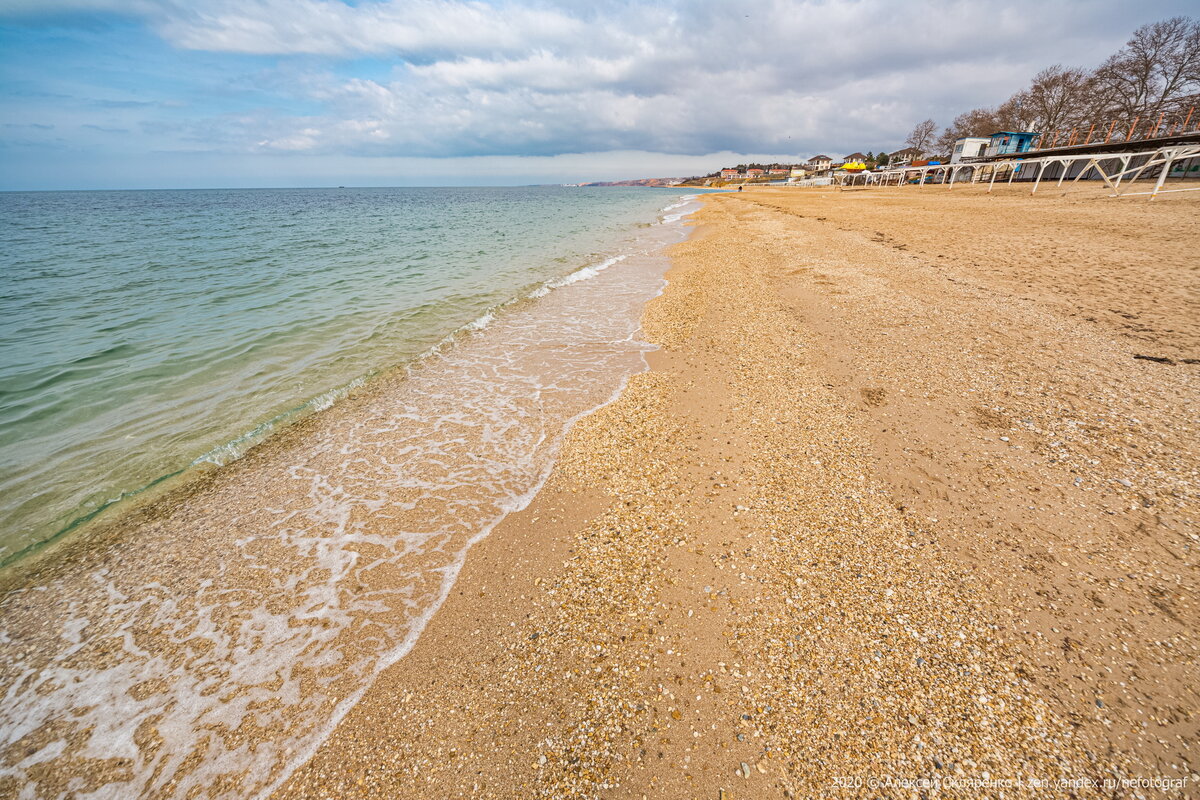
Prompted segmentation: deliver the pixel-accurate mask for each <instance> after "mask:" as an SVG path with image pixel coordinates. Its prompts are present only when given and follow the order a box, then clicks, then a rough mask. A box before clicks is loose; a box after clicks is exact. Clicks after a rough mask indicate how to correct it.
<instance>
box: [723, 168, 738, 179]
mask: <svg viewBox="0 0 1200 800" xmlns="http://www.w3.org/2000/svg"><path fill="white" fill-rule="evenodd" d="M739 177H742V174H741V173H740V172H738V171H737V170H736V169H723V170H721V180H723V181H735V180H737V179H738V178H739Z"/></svg>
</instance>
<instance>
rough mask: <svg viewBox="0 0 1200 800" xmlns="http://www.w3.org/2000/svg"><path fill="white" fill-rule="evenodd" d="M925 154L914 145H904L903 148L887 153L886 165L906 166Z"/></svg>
mask: <svg viewBox="0 0 1200 800" xmlns="http://www.w3.org/2000/svg"><path fill="white" fill-rule="evenodd" d="M924 155H925V154H924V153H923V152H921V151H920V150H918V149H917V148H915V147H905V148H904V149H903V150H897V151H896V152H894V153H888V165H889V166H892V167H906V166H908V165H909V164H911V163H912V162H914V161H918V160H920V159H921V157H923V156H924Z"/></svg>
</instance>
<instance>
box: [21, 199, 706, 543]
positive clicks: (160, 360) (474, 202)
mask: <svg viewBox="0 0 1200 800" xmlns="http://www.w3.org/2000/svg"><path fill="white" fill-rule="evenodd" d="M681 194H683V193H682V192H675V193H672V192H667V191H661V190H645V189H621V188H593V189H587V188H558V187H531V188H478V189H475V188H471V189H459V188H454V189H450V188H447V189H418V188H403V189H400V188H398V189H297V190H204V191H136V192H39V193H4V194H0V284H2V286H3V289H2V291H0V562H4V561H9V560H12V559H14V558H15V557H17V556H18V555H19V554H20V553H22V552H23V551H26V550H28V549H29V548H31V547H33V546H36V545H37V544H38V543H41V542H44V541H46V540H47V539H49V538H51V537H53V536H55V535H56V534H57V533H59V532H61V531H63V530H65V529H67V528H69V527H70V526H72V525H73V524H75V523H77V522H79V521H80V520H83V519H86V518H87V517H88V516H89V515H91V514H93V513H95V512H96V511H98V510H100V509H103V508H105V507H106V506H108V505H109V504H111V503H113V502H114V501H116V500H119V499H120V498H122V497H124V496H127V495H129V494H130V493H135V492H137V491H139V490H140V489H142V488H144V487H146V486H147V485H150V484H152V483H154V482H155V481H157V480H160V479H161V478H163V477H164V476H169V475H172V474H175V473H178V472H179V471H181V470H184V469H186V468H187V467H188V466H189V465H191V464H193V463H196V462H198V461H204V460H208V461H213V462H217V463H223V462H225V461H227V460H229V459H231V458H233V457H236V455H238V454H239V453H240V452H241V451H242V450H244V449H245V448H246V447H247V446H249V445H251V444H253V443H254V442H256V441H258V440H259V439H261V438H262V437H263V436H264V435H266V434H268V433H269V432H270V431H271V430H272V429H274V428H276V427H278V426H279V425H280V424H282V423H285V422H286V421H288V420H289V419H290V418H294V417H295V416H298V415H299V414H302V413H304V412H306V411H307V410H311V409H313V408H316V407H320V406H322V405H325V404H327V403H328V402H330V401H332V400H333V399H335V398H336V396H337V393H338V392H339V390H342V389H344V388H345V387H347V386H348V385H351V384H353V383H354V382H355V381H358V380H361V379H362V378H364V376H369V375H371V374H372V373H374V372H376V371H379V370H383V369H386V368H388V367H391V366H394V365H397V364H402V363H405V362H406V361H408V360H410V359H412V358H414V357H416V356H418V355H419V354H420V353H422V352H424V351H427V350H428V349H429V348H430V347H432V346H434V345H436V344H437V343H438V342H439V341H441V340H442V339H444V338H445V337H446V336H448V335H450V334H451V333H452V332H453V331H455V330H457V329H460V328H462V327H463V326H464V325H469V324H471V323H472V322H473V321H478V320H481V319H483V320H486V319H487V315H488V313H489V310H491V309H494V308H495V307H496V306H497V305H499V304H502V303H505V302H506V301H508V300H510V299H512V298H514V297H518V296H522V295H523V294H524V293H527V292H528V291H529V290H530V289H531V288H534V287H537V286H538V285H540V284H543V283H544V282H546V281H552V280H554V279H555V278H556V277H560V276H564V275H568V274H571V273H573V272H575V271H577V270H579V269H580V268H583V267H586V266H588V265H595V264H602V263H604V262H605V260H606V259H608V258H610V257H612V256H613V254H614V253H615V252H616V248H618V246H619V245H618V243H619V242H620V241H621V240H622V237H623V236H625V235H626V234H627V233H628V232H629V230H630V229H631V228H633V227H634V226H636V225H637V224H639V223H647V222H652V221H654V220H655V218H656V212H658V211H659V210H660V209H662V208H663V207H664V206H667V205H670V204H671V203H673V202H675V201H676V198H677V197H678V196H679V195H681Z"/></svg>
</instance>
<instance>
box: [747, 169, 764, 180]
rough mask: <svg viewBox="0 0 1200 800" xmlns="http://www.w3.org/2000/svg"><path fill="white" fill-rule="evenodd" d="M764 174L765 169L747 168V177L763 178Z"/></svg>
mask: <svg viewBox="0 0 1200 800" xmlns="http://www.w3.org/2000/svg"><path fill="white" fill-rule="evenodd" d="M762 176H763V171H762V170H761V169H757V168H755V169H748V170H746V177H747V178H761V177H762Z"/></svg>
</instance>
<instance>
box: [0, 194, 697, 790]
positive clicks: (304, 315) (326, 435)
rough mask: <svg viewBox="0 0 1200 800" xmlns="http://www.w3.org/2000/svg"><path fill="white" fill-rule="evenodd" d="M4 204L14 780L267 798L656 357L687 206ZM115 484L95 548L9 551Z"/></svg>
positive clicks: (491, 198)
mask: <svg viewBox="0 0 1200 800" xmlns="http://www.w3.org/2000/svg"><path fill="white" fill-rule="evenodd" d="M0 203H2V204H3V207H2V208H0V220H2V221H0V252H3V253H4V258H5V262H4V267H3V272H2V273H0V274H2V275H3V278H4V292H3V299H2V300H0V358H2V360H0V364H3V367H2V373H0V390H2V392H3V394H0V433H2V435H3V437H4V438H3V441H2V443H0V481H2V485H0V503H2V506H0V510H2V511H3V514H4V523H3V525H4V527H3V528H0V532H2V534H3V537H4V543H5V547H6V552H7V554H8V557H9V558H10V560H12V559H14V558H15V559H16V561H17V563H16V564H14V565H12V566H10V567H9V568H7V569H5V570H4V571H3V572H0V582H2V584H3V586H4V591H3V592H0V644H7V645H8V646H0V752H4V753H6V754H8V757H6V758H5V759H0V787H8V788H9V789H10V790H12V789H13V787H20V791H19V794H18V796H21V797H75V796H79V797H82V796H87V797H90V798H94V800H110V799H111V800H124V798H128V797H170V798H181V799H182V798H197V797H206V798H222V799H224V798H230V800H233V799H235V798H236V799H237V800H241V798H264V797H268V796H270V795H271V793H272V792H273V791H274V789H275V788H277V787H279V786H280V785H282V784H283V782H285V781H286V780H287V779H288V776H289V775H291V774H292V773H293V772H294V770H295V769H296V768H297V767H298V765H300V764H301V763H303V762H304V761H306V760H307V759H308V758H309V757H310V756H311V755H312V754H313V753H315V752H316V751H317V750H318V749H319V748H320V747H321V745H322V743H323V742H324V741H325V739H326V737H327V736H328V735H329V733H330V732H331V731H332V730H333V729H334V728H335V727H336V726H337V724H338V722H339V720H341V719H342V718H344V716H345V715H346V714H347V713H349V712H350V710H351V709H352V708H353V707H354V706H355V705H356V704H357V703H358V702H359V700H360V699H361V698H362V697H364V696H365V693H366V692H368V691H369V690H370V687H371V685H372V684H373V682H374V681H375V679H376V678H377V676H379V675H380V674H381V672H382V671H383V670H385V669H387V668H388V667H389V666H390V665H392V664H395V663H396V662H397V661H399V660H400V659H402V658H403V657H404V656H405V655H406V654H407V653H408V652H409V651H410V650H411V648H412V647H413V646H414V644H415V643H416V641H417V639H418V638H419V637H420V636H421V633H422V631H423V630H424V629H425V626H426V625H427V624H428V622H429V620H430V619H431V618H432V617H433V615H434V614H436V613H437V610H438V609H439V608H440V607H441V605H442V603H443V602H444V601H445V599H446V598H447V597H448V596H449V593H450V592H451V590H452V588H453V586H454V583H455V580H456V578H457V576H458V574H459V571H460V570H461V569H462V567H463V565H464V564H465V562H466V560H467V559H468V557H469V551H470V549H471V547H472V546H473V545H474V544H475V543H476V542H478V541H480V540H481V539H482V538H484V537H485V536H488V535H489V534H490V533H491V532H492V531H493V530H494V529H495V528H496V526H498V525H499V524H500V523H501V522H502V521H503V520H504V518H505V517H506V516H507V515H508V514H510V513H512V512H513V511H515V510H518V509H521V508H524V507H525V506H526V505H527V504H528V503H529V502H530V501H531V500H532V498H533V497H534V495H535V494H536V493H537V491H538V490H539V488H540V487H541V486H542V485H543V482H544V481H545V480H546V479H547V478H548V477H549V475H550V472H551V470H552V468H553V465H554V462H555V460H556V458H557V454H558V452H559V450H560V448H561V446H562V445H563V443H564V441H565V438H566V436H567V432H568V431H569V430H570V427H571V425H572V424H573V423H574V422H575V421H576V420H578V419H580V418H582V417H583V416H584V415H586V414H588V413H589V412H591V411H592V410H594V409H596V408H598V407H600V406H601V405H603V404H604V403H606V402H608V401H609V400H611V399H612V398H613V397H615V396H616V394H617V393H618V392H619V391H620V389H621V387H622V386H623V385H624V384H625V382H626V381H627V380H629V379H630V377H631V376H633V375H634V374H636V373H638V372H640V371H643V370H645V369H646V368H647V367H648V364H647V361H646V358H645V354H646V352H647V351H649V350H651V349H653V346H652V345H651V344H648V343H647V342H645V341H642V338H641V335H640V319H641V314H642V310H643V309H644V307H645V304H646V303H647V302H648V301H649V300H651V299H652V298H653V297H655V296H656V295H657V294H658V293H659V292H660V291H662V289H663V287H664V285H665V281H664V277H663V276H664V272H665V271H666V268H667V265H668V259H667V249H666V248H668V247H669V246H670V245H671V244H673V243H676V242H679V241H682V240H683V239H684V238H685V237H686V236H687V231H688V228H687V226H686V225H685V224H684V222H683V217H684V216H686V215H687V214H689V213H691V211H693V210H695V209H696V208H697V207H698V206H699V203H697V202H695V200H694V198H689V197H687V196H686V195H685V194H684V193H683V192H674V191H655V190H639V189H632V190H626V189H611V188H604V189H577V188H528V189H478V190H477V189H394V190H354V191H347V190H310V191H220V192H117V193H79V194H25V195H0ZM346 387H358V388H356V389H355V391H353V393H351V394H349V396H347V394H348V393H347V392H346V391H345V390H346ZM318 410H319V412H320V413H315V414H313V415H311V416H309V417H308V418H307V420H306V422H305V424H304V425H302V426H297V427H291V428H286V431H287V433H285V434H284V435H277V436H273V435H271V434H272V431H280V430H283V429H285V426H286V425H287V423H288V422H289V421H291V420H294V419H297V418H298V417H300V416H301V415H304V414H305V413H306V412H308V411H318ZM257 442H261V445H260V446H258V447H256V448H254V449H253V450H252V451H250V452H246V451H247V449H248V448H249V446H250V445H252V444H255V443H257ZM243 454H244V456H243V457H239V456H242V455H243ZM203 462H213V463H214V464H218V465H220V464H224V466H215V467H212V468H208V467H207V466H204V464H203ZM190 465H196V468H197V469H199V468H201V467H203V468H205V469H206V473H207V479H206V480H204V481H196V482H194V483H191V484H189V485H188V487H187V490H186V491H178V492H168V493H164V494H161V495H148V494H143V495H142V499H143V500H145V501H146V502H144V503H139V504H138V505H139V507H140V508H141V509H142V510H143V512H144V513H139V514H126V513H123V509H128V508H130V507H131V504H129V503H120V502H115V503H113V502H112V501H113V499H114V498H118V497H120V496H121V495H122V494H125V493H129V492H137V491H138V490H139V488H140V487H144V486H147V485H149V484H152V483H154V482H155V481H157V480H159V479H160V478H161V477H162V476H164V475H170V474H172V473H175V472H179V471H181V470H182V471H186V470H188V468H189V466H190ZM191 474H196V473H195V471H193V472H192V473H191ZM159 485H160V486H162V485H165V484H162V483H160V484H159ZM106 503H109V504H110V505H109V506H108V511H107V512H106V513H104V514H103V515H102V516H101V517H100V522H101V523H102V524H103V525H104V528H103V530H106V531H110V532H115V533H117V534H118V535H113V536H98V537H95V538H89V537H88V536H87V535H86V531H88V530H89V529H90V526H86V525H79V526H76V527H74V528H70V529H69V530H68V532H67V535H66V536H65V537H63V538H62V539H61V541H67V542H71V541H73V542H75V543H76V544H77V545H78V546H73V547H64V548H60V549H48V550H44V551H43V553H44V555H45V556H46V557H44V558H39V559H21V558H20V553H22V552H25V551H27V550H28V548H30V547H31V546H35V545H36V543H38V542H44V541H46V540H47V539H48V538H49V537H53V536H54V535H55V532H57V531H62V530H64V528H67V527H69V526H70V525H71V524H72V521H73V520H79V519H83V518H86V517H87V515H88V514H90V513H92V512H93V511H94V510H95V509H98V508H103V507H104V506H105V504H106ZM548 535H553V533H552V532H549V531H548ZM496 579H497V580H503V577H502V575H501V574H498V575H497V576H496ZM475 633H476V634H477V633H478V632H475ZM3 793H4V791H3V789H0V794H3ZM10 793H11V791H10Z"/></svg>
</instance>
